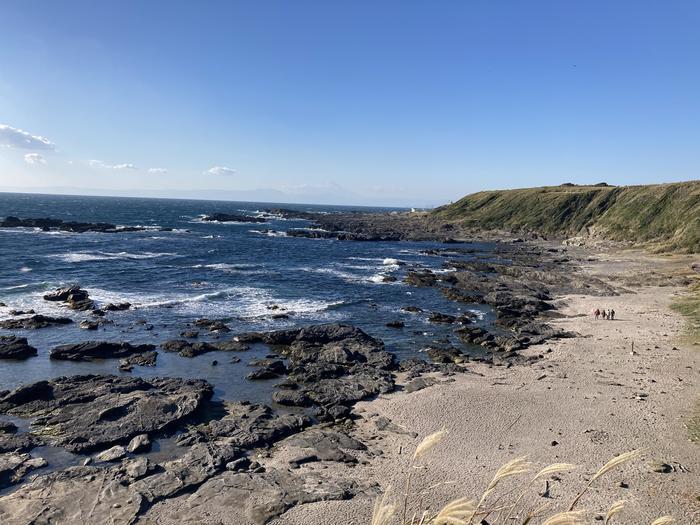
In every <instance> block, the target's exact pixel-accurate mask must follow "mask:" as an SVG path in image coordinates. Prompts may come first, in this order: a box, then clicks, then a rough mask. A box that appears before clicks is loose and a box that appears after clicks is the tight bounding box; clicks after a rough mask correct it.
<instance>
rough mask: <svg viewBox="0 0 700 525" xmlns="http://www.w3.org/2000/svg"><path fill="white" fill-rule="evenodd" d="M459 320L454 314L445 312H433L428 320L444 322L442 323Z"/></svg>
mask: <svg viewBox="0 0 700 525" xmlns="http://www.w3.org/2000/svg"><path fill="white" fill-rule="evenodd" d="M456 320H457V318H456V317H455V316H454V315H450V314H443V313H440V312H432V313H431V314H430V315H429V316H428V321H430V322H431V323H442V324H452V323H454V322H455V321H456Z"/></svg>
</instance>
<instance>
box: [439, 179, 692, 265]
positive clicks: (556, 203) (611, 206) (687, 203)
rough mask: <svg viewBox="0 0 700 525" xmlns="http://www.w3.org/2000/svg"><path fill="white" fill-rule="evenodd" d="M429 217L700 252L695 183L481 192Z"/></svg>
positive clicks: (491, 226) (493, 226)
mask: <svg viewBox="0 0 700 525" xmlns="http://www.w3.org/2000/svg"><path fill="white" fill-rule="evenodd" d="M432 216H433V217H435V218H438V219H443V220H448V221H450V222H453V223H458V224H459V225H460V226H463V227H473V228H479V229H493V230H510V231H523V232H533V233H539V234H542V235H561V236H587V237H588V236H590V237H594V238H600V239H609V240H613V241H624V242H630V243H634V244H637V245H644V246H647V247H650V248H652V249H653V250H654V251H674V252H683V253H696V252H700V181H690V182H679V183H672V184H653V185H645V186H610V185H608V184H605V183H600V184H596V185H592V186H578V185H573V184H562V185H561V186H547V187H541V188H526V189H513V190H498V191H482V192H479V193H474V194H471V195H467V196H466V197H464V198H462V199H460V200H459V201H457V202H455V203H453V204H449V205H446V206H442V207H439V208H437V209H435V210H434V211H433V212H432Z"/></svg>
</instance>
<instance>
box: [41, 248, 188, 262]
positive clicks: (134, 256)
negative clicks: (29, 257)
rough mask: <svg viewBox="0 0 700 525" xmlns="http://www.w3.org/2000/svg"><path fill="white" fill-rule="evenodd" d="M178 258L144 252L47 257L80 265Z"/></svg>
mask: <svg viewBox="0 0 700 525" xmlns="http://www.w3.org/2000/svg"><path fill="white" fill-rule="evenodd" d="M174 256H177V254H176V253H166V252H162V253H154V252H143V253H131V252H99V251H98V252H71V253H62V254H53V255H47V257H50V258H53V259H60V260H62V261H63V262H69V263H79V262H89V261H110V260H119V259H126V260H141V259H155V258H158V257H174Z"/></svg>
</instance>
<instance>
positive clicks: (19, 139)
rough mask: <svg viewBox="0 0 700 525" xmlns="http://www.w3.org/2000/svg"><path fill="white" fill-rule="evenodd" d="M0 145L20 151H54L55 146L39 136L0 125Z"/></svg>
mask: <svg viewBox="0 0 700 525" xmlns="http://www.w3.org/2000/svg"><path fill="white" fill-rule="evenodd" d="M0 145H2V146H9V147H11V148H20V149H37V150H53V149H56V146H55V145H54V144H53V142H51V141H50V140H49V139H47V138H44V137H40V136H39V135H32V134H31V133H27V132H26V131H23V130H21V129H17V128H13V127H12V126H8V125H7V124H0Z"/></svg>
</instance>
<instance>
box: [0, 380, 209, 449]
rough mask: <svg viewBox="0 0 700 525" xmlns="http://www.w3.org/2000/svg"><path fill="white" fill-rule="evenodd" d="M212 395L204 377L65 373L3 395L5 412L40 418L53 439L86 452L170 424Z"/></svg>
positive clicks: (40, 427)
mask: <svg viewBox="0 0 700 525" xmlns="http://www.w3.org/2000/svg"><path fill="white" fill-rule="evenodd" d="M211 395H212V387H211V385H210V384H209V383H207V382H206V381H203V380H184V379H174V378H154V379H149V380H147V381H146V380H144V379H140V378H131V377H118V376H99V375H85V376H72V377H59V378H57V379H54V380H51V381H39V382H38V383H32V384H29V385H25V386H22V387H19V388H17V389H16V390H14V391H12V392H9V393H6V394H4V395H2V396H0V413H2V412H4V413H9V414H12V415H17V416H20V417H35V418H36V419H35V420H34V422H33V423H32V426H33V428H34V429H35V431H36V432H39V433H42V432H43V433H45V434H47V435H46V439H48V440H49V441H50V442H51V443H52V444H54V445H59V446H64V447H66V448H68V449H69V450H72V451H76V452H86V451H91V450H95V449H100V448H104V447H106V446H110V445H114V444H118V443H126V442H128V440H129V439H131V438H133V437H134V436H136V435H138V434H144V433H150V432H157V431H160V430H163V429H165V428H168V427H170V426H172V425H174V424H176V423H178V422H179V421H181V420H182V419H184V418H186V417H188V416H190V415H191V414H193V413H194V412H195V411H196V410H197V409H198V408H199V407H200V405H201V404H202V403H203V402H204V401H206V400H208V399H209V398H210V397H211ZM49 429H50V432H47V431H48V430H49Z"/></svg>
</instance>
